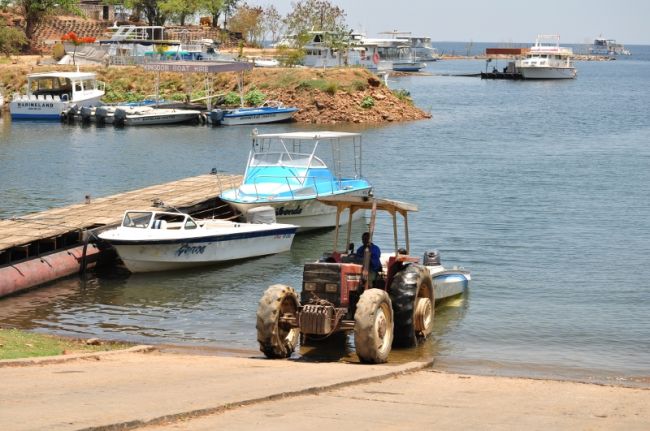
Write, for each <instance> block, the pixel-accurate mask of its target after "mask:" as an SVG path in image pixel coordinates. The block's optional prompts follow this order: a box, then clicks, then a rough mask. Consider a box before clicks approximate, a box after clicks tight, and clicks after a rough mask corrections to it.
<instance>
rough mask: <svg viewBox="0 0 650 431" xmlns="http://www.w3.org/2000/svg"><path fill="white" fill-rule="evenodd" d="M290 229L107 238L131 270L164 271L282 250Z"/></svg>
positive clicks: (287, 244) (291, 232)
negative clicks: (139, 238)
mask: <svg viewBox="0 0 650 431" xmlns="http://www.w3.org/2000/svg"><path fill="white" fill-rule="evenodd" d="M294 235H295V228H293V229H287V228H284V229H276V230H270V231H267V232H255V233H248V234H244V235H235V236H230V239H229V238H228V236H223V237H221V236H220V237H211V238H194V239H185V240H183V239H180V240H176V241H168V242H165V241H155V240H150V241H133V242H132V243H128V242H127V241H111V240H110V239H109V238H106V237H102V238H103V239H106V240H107V241H109V242H110V243H111V244H112V245H113V247H115V249H116V250H117V253H118V254H119V256H120V258H121V259H122V261H123V262H124V265H125V266H126V267H127V268H128V269H129V271H131V272H153V271H167V270H173V269H182V268H191V267H195V266H201V265H207V264H213V263H218V262H226V261H231V260H237V259H245V258H250V257H257V256H265V255H269V254H275V253H281V252H283V251H288V250H289V249H290V248H291V242H292V241H293V237H294Z"/></svg>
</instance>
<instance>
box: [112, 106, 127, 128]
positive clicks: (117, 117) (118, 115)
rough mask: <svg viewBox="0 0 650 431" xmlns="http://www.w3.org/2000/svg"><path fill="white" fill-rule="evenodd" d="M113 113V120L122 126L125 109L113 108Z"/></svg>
mask: <svg viewBox="0 0 650 431" xmlns="http://www.w3.org/2000/svg"><path fill="white" fill-rule="evenodd" d="M113 115H114V116H113V122H114V123H115V124H116V125H118V126H123V125H124V122H125V120H126V111H125V110H124V109H121V108H117V109H116V110H115V114H113Z"/></svg>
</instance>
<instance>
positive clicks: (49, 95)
mask: <svg viewBox="0 0 650 431" xmlns="http://www.w3.org/2000/svg"><path fill="white" fill-rule="evenodd" d="M104 87H105V86H104V83H103V82H101V81H98V80H97V74H95V73H93V72H42V73H30V74H28V75H27V94H24V95H21V94H18V93H16V94H14V96H13V97H12V99H11V102H10V103H9V111H10V112H11V118H12V119H15V120H21V119H22V120H60V119H61V114H63V113H64V112H67V111H68V110H70V108H72V107H78V108H80V107H82V106H97V105H99V104H100V103H101V102H100V98H101V97H102V96H103V95H104Z"/></svg>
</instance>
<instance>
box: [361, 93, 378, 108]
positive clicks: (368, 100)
mask: <svg viewBox="0 0 650 431" xmlns="http://www.w3.org/2000/svg"><path fill="white" fill-rule="evenodd" d="M373 106H375V99H373V98H372V96H366V97H364V98H363V100H362V101H361V107H362V108H363V109H370V108H372V107H373Z"/></svg>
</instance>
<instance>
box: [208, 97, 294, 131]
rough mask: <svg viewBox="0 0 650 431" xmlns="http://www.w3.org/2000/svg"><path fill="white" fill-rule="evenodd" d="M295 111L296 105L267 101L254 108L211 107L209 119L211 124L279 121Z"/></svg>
mask: <svg viewBox="0 0 650 431" xmlns="http://www.w3.org/2000/svg"><path fill="white" fill-rule="evenodd" d="M296 112H298V108H296V107H293V106H284V105H283V104H282V103H280V102H271V101H269V102H266V103H265V104H264V105H262V106H258V107H254V108H237V109H230V110H229V109H227V110H222V109H213V110H212V111H211V112H210V120H211V122H212V124H223V125H224V126H237V125H244V124H265V123H279V122H282V121H289V120H291V118H292V117H293V114H295V113H296Z"/></svg>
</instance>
